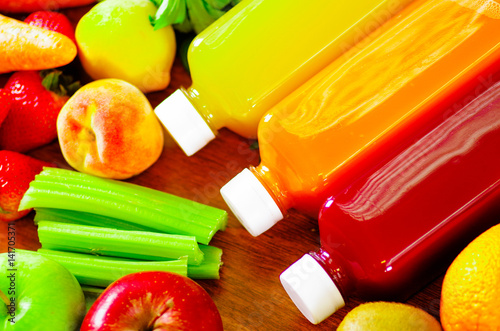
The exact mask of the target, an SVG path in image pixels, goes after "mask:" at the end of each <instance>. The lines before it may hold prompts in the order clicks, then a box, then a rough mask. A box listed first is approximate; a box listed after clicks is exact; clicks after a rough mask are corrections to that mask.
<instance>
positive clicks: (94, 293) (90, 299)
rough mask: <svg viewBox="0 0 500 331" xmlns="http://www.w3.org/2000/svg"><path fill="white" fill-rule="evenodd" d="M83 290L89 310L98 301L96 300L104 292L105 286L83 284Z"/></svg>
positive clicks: (86, 306) (87, 309)
mask: <svg viewBox="0 0 500 331" xmlns="http://www.w3.org/2000/svg"><path fill="white" fill-rule="evenodd" d="M81 287H82V290H83V295H85V308H86V311H87V312H88V311H89V310H90V307H92V305H93V304H94V302H96V300H97V299H98V298H99V296H100V295H101V293H102V292H104V290H105V289H104V288H102V287H95V286H87V285H81Z"/></svg>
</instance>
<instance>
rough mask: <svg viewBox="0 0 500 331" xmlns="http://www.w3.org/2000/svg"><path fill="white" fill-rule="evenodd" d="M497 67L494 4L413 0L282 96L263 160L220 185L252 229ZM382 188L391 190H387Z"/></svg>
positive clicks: (348, 175)
mask: <svg viewBox="0 0 500 331" xmlns="http://www.w3.org/2000/svg"><path fill="white" fill-rule="evenodd" d="M499 68H500V4H499V3H498V2H496V1H495V0H456V1H455V0H454V1H452V0H418V1H416V2H413V3H412V4H410V5H409V6H407V7H406V8H405V9H404V10H403V11H402V12H401V13H400V14H399V15H398V16H396V17H394V18H393V19H391V20H389V21H388V22H387V23H386V24H384V25H383V26H382V27H380V29H378V30H377V31H375V32H374V33H373V34H372V35H370V36H368V37H367V38H366V39H365V40H364V41H362V42H361V43H360V44H359V45H356V46H354V47H353V48H351V49H350V50H349V51H348V52H346V53H345V54H344V55H343V56H342V57H339V58H337V59H336V60H334V61H333V62H332V63H331V64H330V65H328V66H327V67H325V68H324V69H323V70H322V71H321V72H319V73H318V74H317V75H315V77H313V78H312V79H310V80H309V81H307V82H306V83H305V84H303V85H302V86H301V87H300V88H298V89H297V90H296V91H294V92H293V93H292V94H290V95H289V96H288V97H286V98H285V99H283V100H282V101H281V102H280V103H278V104H277V105H276V106H275V107H273V108H272V109H271V110H270V111H269V112H268V113H267V114H265V115H264V117H263V118H262V120H261V122H260V124H259V134H258V139H259V146H260V155H261V163H260V165H259V166H257V167H253V168H252V167H251V168H249V169H245V170H243V171H242V172H241V173H240V174H238V175H237V176H236V177H235V178H233V179H232V180H231V181H230V182H229V183H228V184H226V185H225V186H224V187H223V188H222V189H221V194H222V196H223V197H224V199H225V200H226V202H227V204H228V205H229V207H230V208H231V210H232V211H233V213H234V214H235V216H236V217H237V218H238V219H239V220H240V221H241V223H242V224H243V225H244V226H245V227H246V228H247V230H248V231H249V232H250V233H251V234H252V235H254V236H256V235H259V234H260V233H262V232H264V231H266V230H267V229H269V228H270V227H271V226H273V225H274V224H275V223H276V222H278V221H279V220H281V219H282V218H283V217H284V215H285V214H286V211H287V210H288V209H290V208H295V209H298V210H300V211H302V212H305V213H309V214H310V215H312V216H316V215H317V213H318V211H319V208H320V206H321V204H322V203H323V202H324V201H325V199H326V198H327V197H328V196H330V195H333V194H335V193H336V192H339V191H340V190H341V189H343V188H345V187H346V186H347V185H349V183H350V182H351V181H352V180H354V179H355V178H357V177H358V176H360V175H362V174H363V173H364V172H365V171H367V169H368V167H370V166H371V165H374V164H375V163H376V162H377V160H381V158H383V157H384V155H387V154H388V153H390V152H391V150H393V149H394V148H395V147H397V146H398V143H399V142H401V141H403V140H404V139H411V134H412V132H415V131H416V130H418V128H419V127H420V126H421V125H422V124H423V123H425V122H426V120H428V119H429V118H432V117H435V116H440V115H439V114H442V115H441V116H446V114H447V112H450V109H451V110H452V109H453V104H454V102H457V100H458V99H459V98H460V96H461V95H462V94H463V93H465V92H466V91H467V90H468V89H470V88H472V87H473V86H475V85H477V84H479V85H481V84H482V85H483V86H485V87H487V85H489V84H490V82H489V81H490V77H491V75H492V73H494V72H496V71H497V70H498V69H499ZM387 194H390V192H387Z"/></svg>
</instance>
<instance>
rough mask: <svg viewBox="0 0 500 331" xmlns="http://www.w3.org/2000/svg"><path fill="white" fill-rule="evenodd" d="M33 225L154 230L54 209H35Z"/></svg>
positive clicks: (81, 212)
mask: <svg viewBox="0 0 500 331" xmlns="http://www.w3.org/2000/svg"><path fill="white" fill-rule="evenodd" d="M33 220H34V221H35V224H37V223H38V222H39V221H53V222H63V223H72V224H81V225H90V226H99V227H107V228H113V229H118V230H138V231H150V232H155V230H154V229H151V228H148V227H145V226H142V225H140V224H132V223H129V222H126V221H122V220H119V219H116V218H112V217H106V216H102V215H97V214H91V213H86V212H83V211H74V210H66V209H56V208H35V217H34V219H33Z"/></svg>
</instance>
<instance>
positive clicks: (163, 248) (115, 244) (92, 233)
mask: <svg viewBox="0 0 500 331" xmlns="http://www.w3.org/2000/svg"><path fill="white" fill-rule="evenodd" d="M38 237H39V239H40V243H41V244H42V248H46V249H52V250H62V251H73V252H80V253H91V254H96V255H105V256H116V257H124V258H132V259H138V260H158V261H161V260H166V259H177V258H180V257H183V256H187V258H188V264H193V265H199V264H200V263H201V262H202V261H203V252H202V251H201V250H200V248H199V246H198V243H197V242H196V238H195V237H193V236H184V235H170V234H165V233H157V232H147V231H128V230H117V229H110V228H102V227H96V226H87V225H78V224H70V223H61V222H51V221H40V222H39V223H38Z"/></svg>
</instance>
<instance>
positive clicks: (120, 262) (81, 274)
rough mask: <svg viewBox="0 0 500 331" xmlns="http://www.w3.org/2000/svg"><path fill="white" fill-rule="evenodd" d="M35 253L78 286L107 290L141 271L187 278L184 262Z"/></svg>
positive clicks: (183, 259) (54, 252)
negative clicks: (59, 266) (62, 269)
mask: <svg viewBox="0 0 500 331" xmlns="http://www.w3.org/2000/svg"><path fill="white" fill-rule="evenodd" d="M38 253H40V254H41V255H43V256H45V257H47V258H50V259H52V260H54V261H56V262H59V263H60V264H62V265H63V266H64V267H66V269H68V270H69V271H70V272H71V273H72V274H73V275H74V276H75V278H76V279H77V280H78V282H79V283H80V284H81V285H89V286H98V287H107V286H109V285H110V284H111V283H112V282H114V281H116V280H118V279H119V278H121V277H123V276H125V275H128V274H131V273H135V272H140V271H169V272H175V273H178V274H181V275H183V276H186V275H187V260H186V258H182V259H178V260H171V261H137V260H128V259H123V258H113V257H105V256H94V255H90V254H81V253H73V252H62V251H53V250H47V249H43V248H42V249H39V250H38Z"/></svg>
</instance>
